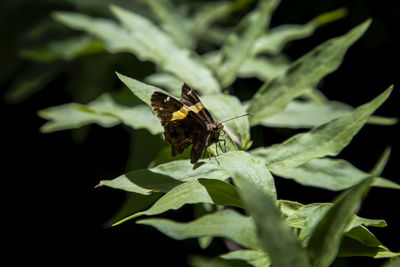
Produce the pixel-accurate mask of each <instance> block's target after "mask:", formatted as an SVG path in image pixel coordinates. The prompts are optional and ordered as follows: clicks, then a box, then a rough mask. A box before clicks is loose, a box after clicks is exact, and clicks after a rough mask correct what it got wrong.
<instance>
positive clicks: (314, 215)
mask: <svg viewBox="0 0 400 267" xmlns="http://www.w3.org/2000/svg"><path fill="white" fill-rule="evenodd" d="M332 205H333V204H332V203H312V204H308V205H302V206H300V207H298V206H296V208H297V209H295V210H293V211H292V212H291V213H290V214H289V215H288V216H287V217H286V219H285V221H286V223H287V224H288V225H289V226H291V227H293V228H298V229H301V230H300V234H299V236H298V238H299V240H301V242H302V244H304V245H307V244H308V242H309V239H310V236H311V234H312V233H313V231H314V229H315V227H316V226H317V224H318V222H319V221H320V220H321V218H322V217H323V216H324V215H325V214H326V213H327V212H328V210H329V209H330V208H331V207H332ZM361 225H364V226H374V227H386V222H385V221H384V220H376V219H367V218H362V217H359V216H357V215H354V216H352V218H351V220H350V222H349V224H348V226H347V227H346V229H345V232H348V231H351V230H352V229H354V228H356V227H360V226H361Z"/></svg>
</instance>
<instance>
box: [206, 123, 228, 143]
mask: <svg viewBox="0 0 400 267" xmlns="http://www.w3.org/2000/svg"><path fill="white" fill-rule="evenodd" d="M209 127H210V129H209V130H210V132H211V136H210V144H212V143H216V142H218V141H219V135H220V134H221V131H222V129H224V125H223V124H222V123H217V122H216V123H213V124H210V125H209Z"/></svg>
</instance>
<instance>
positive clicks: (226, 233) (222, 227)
mask: <svg viewBox="0 0 400 267" xmlns="http://www.w3.org/2000/svg"><path fill="white" fill-rule="evenodd" d="M137 223H140V224H146V225H150V226H152V227H155V228H157V229H158V230H159V231H161V232H162V233H164V234H166V235H167V236H169V237H171V238H174V239H178V240H182V239H187V238H196V237H202V236H215V237H225V238H228V239H231V240H233V241H235V242H236V243H238V244H240V245H242V246H245V247H249V248H258V241H257V237H256V232H255V227H254V224H253V221H252V219H251V218H250V217H247V216H244V215H242V214H240V213H238V212H236V211H234V210H230V209H227V210H222V211H217V212H215V213H212V214H209V215H205V216H203V217H201V218H199V219H197V220H194V221H191V222H188V223H180V222H174V221H171V220H167V219H159V218H154V219H153V218H151V219H142V220H138V221H137Z"/></svg>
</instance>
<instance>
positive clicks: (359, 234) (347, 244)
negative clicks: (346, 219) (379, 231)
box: [338, 226, 400, 258]
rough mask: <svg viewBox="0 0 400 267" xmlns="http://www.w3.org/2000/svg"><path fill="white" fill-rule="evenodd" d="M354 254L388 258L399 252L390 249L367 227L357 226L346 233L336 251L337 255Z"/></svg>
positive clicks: (350, 255)
mask: <svg viewBox="0 0 400 267" xmlns="http://www.w3.org/2000/svg"><path fill="white" fill-rule="evenodd" d="M354 256H367V257H373V258H390V257H396V256H400V253H395V252H392V251H390V250H389V249H388V248H387V247H385V246H383V245H382V244H381V242H379V240H378V239H377V238H376V237H375V236H374V235H373V234H372V233H371V232H370V231H369V230H368V229H367V228H365V227H363V226H359V227H356V228H354V229H352V230H351V231H349V232H347V233H346V235H345V236H344V238H343V240H342V242H341V244H340V249H339V252H338V257H354Z"/></svg>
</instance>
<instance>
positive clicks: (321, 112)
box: [260, 100, 397, 128]
mask: <svg viewBox="0 0 400 267" xmlns="http://www.w3.org/2000/svg"><path fill="white" fill-rule="evenodd" d="M353 110H354V109H353V108H352V107H350V106H348V105H347V104H344V103H342V102H338V101H327V102H325V103H316V102H313V101H297V100H294V101H292V102H290V103H289V104H288V105H287V106H286V108H285V109H284V110H283V111H282V112H279V113H277V114H275V115H273V116H271V117H268V118H266V119H264V120H262V121H261V122H260V124H261V125H264V126H269V127H287V128H311V127H314V126H318V125H321V124H324V123H327V122H329V121H331V120H333V119H336V118H339V117H342V116H346V115H349V114H350V113H351V112H352V111H353ZM367 123H370V124H378V125H393V124H395V123H397V119H396V118H385V117H379V116H371V117H370V118H369V119H368V122H367Z"/></svg>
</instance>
